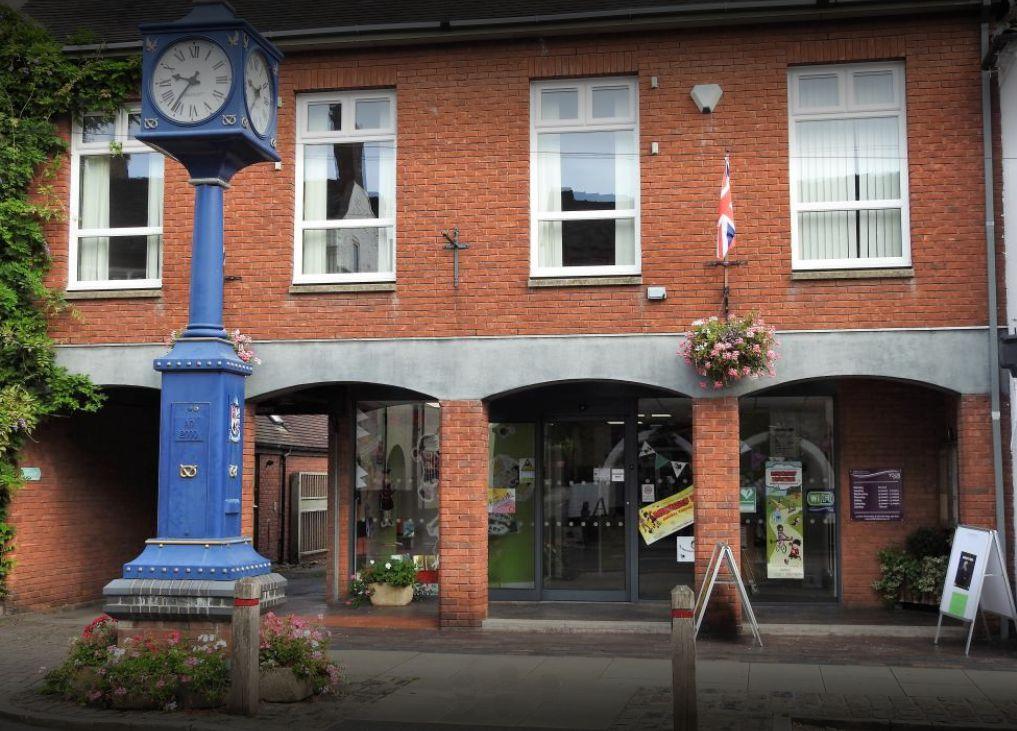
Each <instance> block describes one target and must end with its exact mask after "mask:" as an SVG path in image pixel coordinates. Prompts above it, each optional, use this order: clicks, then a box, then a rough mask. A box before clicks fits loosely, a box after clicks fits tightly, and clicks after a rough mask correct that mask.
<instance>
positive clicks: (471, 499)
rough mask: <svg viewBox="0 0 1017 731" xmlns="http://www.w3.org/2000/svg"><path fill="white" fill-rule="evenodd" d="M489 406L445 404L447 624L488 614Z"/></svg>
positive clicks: (443, 613)
mask: <svg viewBox="0 0 1017 731" xmlns="http://www.w3.org/2000/svg"><path fill="white" fill-rule="evenodd" d="M488 431H489V428H488V421H487V406H486V405H485V404H484V403H483V402H481V401H443V402H442V403H441V464H440V477H439V479H440V483H439V488H438V509H439V528H438V531H439V532H438V541H439V543H438V554H439V560H440V562H441V563H440V566H439V579H438V602H439V604H438V609H439V616H440V621H441V626H442V627H477V626H479V625H480V623H481V622H482V621H483V620H484V617H486V616H487V460H488V451H487V447H488Z"/></svg>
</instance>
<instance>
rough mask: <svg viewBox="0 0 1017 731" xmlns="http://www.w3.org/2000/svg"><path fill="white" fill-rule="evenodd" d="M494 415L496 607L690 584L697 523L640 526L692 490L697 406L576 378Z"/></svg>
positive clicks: (658, 594)
mask: <svg viewBox="0 0 1017 731" xmlns="http://www.w3.org/2000/svg"><path fill="white" fill-rule="evenodd" d="M488 413H489V418H490V421H491V433H490V441H489V445H490V454H489V483H488V484H489V495H488V513H489V518H488V586H489V593H490V597H491V599H493V600H496V601H497V600H583V601H636V600H641V599H642V600H663V599H665V598H666V597H667V596H668V593H669V592H670V590H671V588H673V587H674V585H675V584H677V583H691V577H692V570H693V565H694V564H693V560H694V548H693V543H692V525H691V522H690V523H689V524H688V525H684V526H680V527H676V528H675V529H674V530H671V529H669V528H663V529H660V530H658V531H656V532H654V531H653V530H643V529H641V527H640V526H641V513H642V514H643V516H644V517H645V515H646V514H645V513H643V509H646V510H651V511H652V509H653V508H654V507H660V506H664V505H667V504H670V501H672V500H673V499H674V498H675V496H677V495H679V494H687V492H686V491H688V489H689V488H690V487H691V485H692V480H693V474H692V402H691V399H689V398H687V397H685V396H682V395H681V394H676V393H673V392H670V391H666V390H663V389H659V388H654V387H650V386H644V385H639V384H633V383H624V382H617V381H573V382H566V383H553V384H540V385H536V386H533V387H531V388H528V389H524V390H517V391H513V392H511V393H508V394H502V395H500V396H498V397H495V398H492V399H491V400H490V401H489V403H488ZM642 523H643V526H642V527H643V528H648V527H649V521H648V520H643V521H642ZM680 549H684V550H683V551H680Z"/></svg>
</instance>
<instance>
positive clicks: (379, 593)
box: [368, 584, 413, 607]
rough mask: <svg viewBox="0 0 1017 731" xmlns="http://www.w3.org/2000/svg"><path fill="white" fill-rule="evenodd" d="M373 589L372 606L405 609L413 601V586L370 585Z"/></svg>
mask: <svg viewBox="0 0 1017 731" xmlns="http://www.w3.org/2000/svg"><path fill="white" fill-rule="evenodd" d="M368 586H369V587H370V589H371V604H372V605H374V606H376V607H405V606H406V605H407V604H409V603H410V602H412V601H413V586H390V585H389V584H368Z"/></svg>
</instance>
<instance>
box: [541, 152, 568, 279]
mask: <svg viewBox="0 0 1017 731" xmlns="http://www.w3.org/2000/svg"><path fill="white" fill-rule="evenodd" d="M561 164H562V163H561V136H560V135H556V134H542V135H538V136H537V212H538V214H539V213H557V212H559V211H561ZM538 218H539V217H538ZM537 262H538V264H539V266H541V267H546V268H551V267H560V266H561V265H562V224H561V222H560V221H539V220H538V223H537Z"/></svg>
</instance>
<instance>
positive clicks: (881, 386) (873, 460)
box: [835, 380, 992, 606]
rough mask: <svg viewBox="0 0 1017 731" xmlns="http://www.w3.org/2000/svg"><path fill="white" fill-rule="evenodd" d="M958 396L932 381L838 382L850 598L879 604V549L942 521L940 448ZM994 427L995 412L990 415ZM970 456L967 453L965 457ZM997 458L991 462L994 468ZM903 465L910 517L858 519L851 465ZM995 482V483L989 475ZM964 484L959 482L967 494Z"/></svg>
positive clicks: (844, 558)
mask: <svg viewBox="0 0 1017 731" xmlns="http://www.w3.org/2000/svg"><path fill="white" fill-rule="evenodd" d="M952 400H953V397H950V396H948V395H946V394H944V393H941V392H938V391H933V390H931V389H928V388H922V387H919V386H912V385H908V384H902V383H893V382H889V381H876V380H845V381H842V382H841V383H840V384H839V387H838V399H837V431H836V443H835V449H836V452H837V455H836V459H837V463H838V465H839V475H838V481H839V490H838V496H839V497H838V499H839V506H838V510H839V519H840V553H841V557H840V566H841V589H842V592H843V594H842V599H843V603H844V604H845V605H848V606H876V605H878V604H879V597H878V596H877V594H876V592H875V591H873V589H872V582H873V581H875V580H876V579H878V578H879V561H878V559H877V558H876V552H877V551H879V549H881V548H886V547H887V546H891V545H903V543H904V538H905V537H906V536H907V534H908V533H910V532H911V531H913V530H915V529H916V528H923V527H936V526H939V525H941V521H940V484H941V478H942V479H943V480H945V475H941V474H940V471H941V470H940V450H942V449H944V448H945V447H946V446H947V441H948V435H947V428H948V427H949V426H952V408H951V404H950V402H951V401H952ZM984 418H985V424H986V427H988V415H985V417H984ZM962 459H963V457H962ZM991 465H992V463H991V459H990V462H989V467H990V470H991ZM890 468H900V469H901V471H902V476H903V485H904V519H903V520H901V521H900V522H897V521H888V522H885V523H876V522H862V521H858V522H856V521H853V520H851V493H850V471H851V470H853V469H890ZM990 485H991V483H990ZM964 493H965V484H964V482H963V481H962V482H961V485H960V494H961V501H962V502H963V501H964V500H965V497H964Z"/></svg>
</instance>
